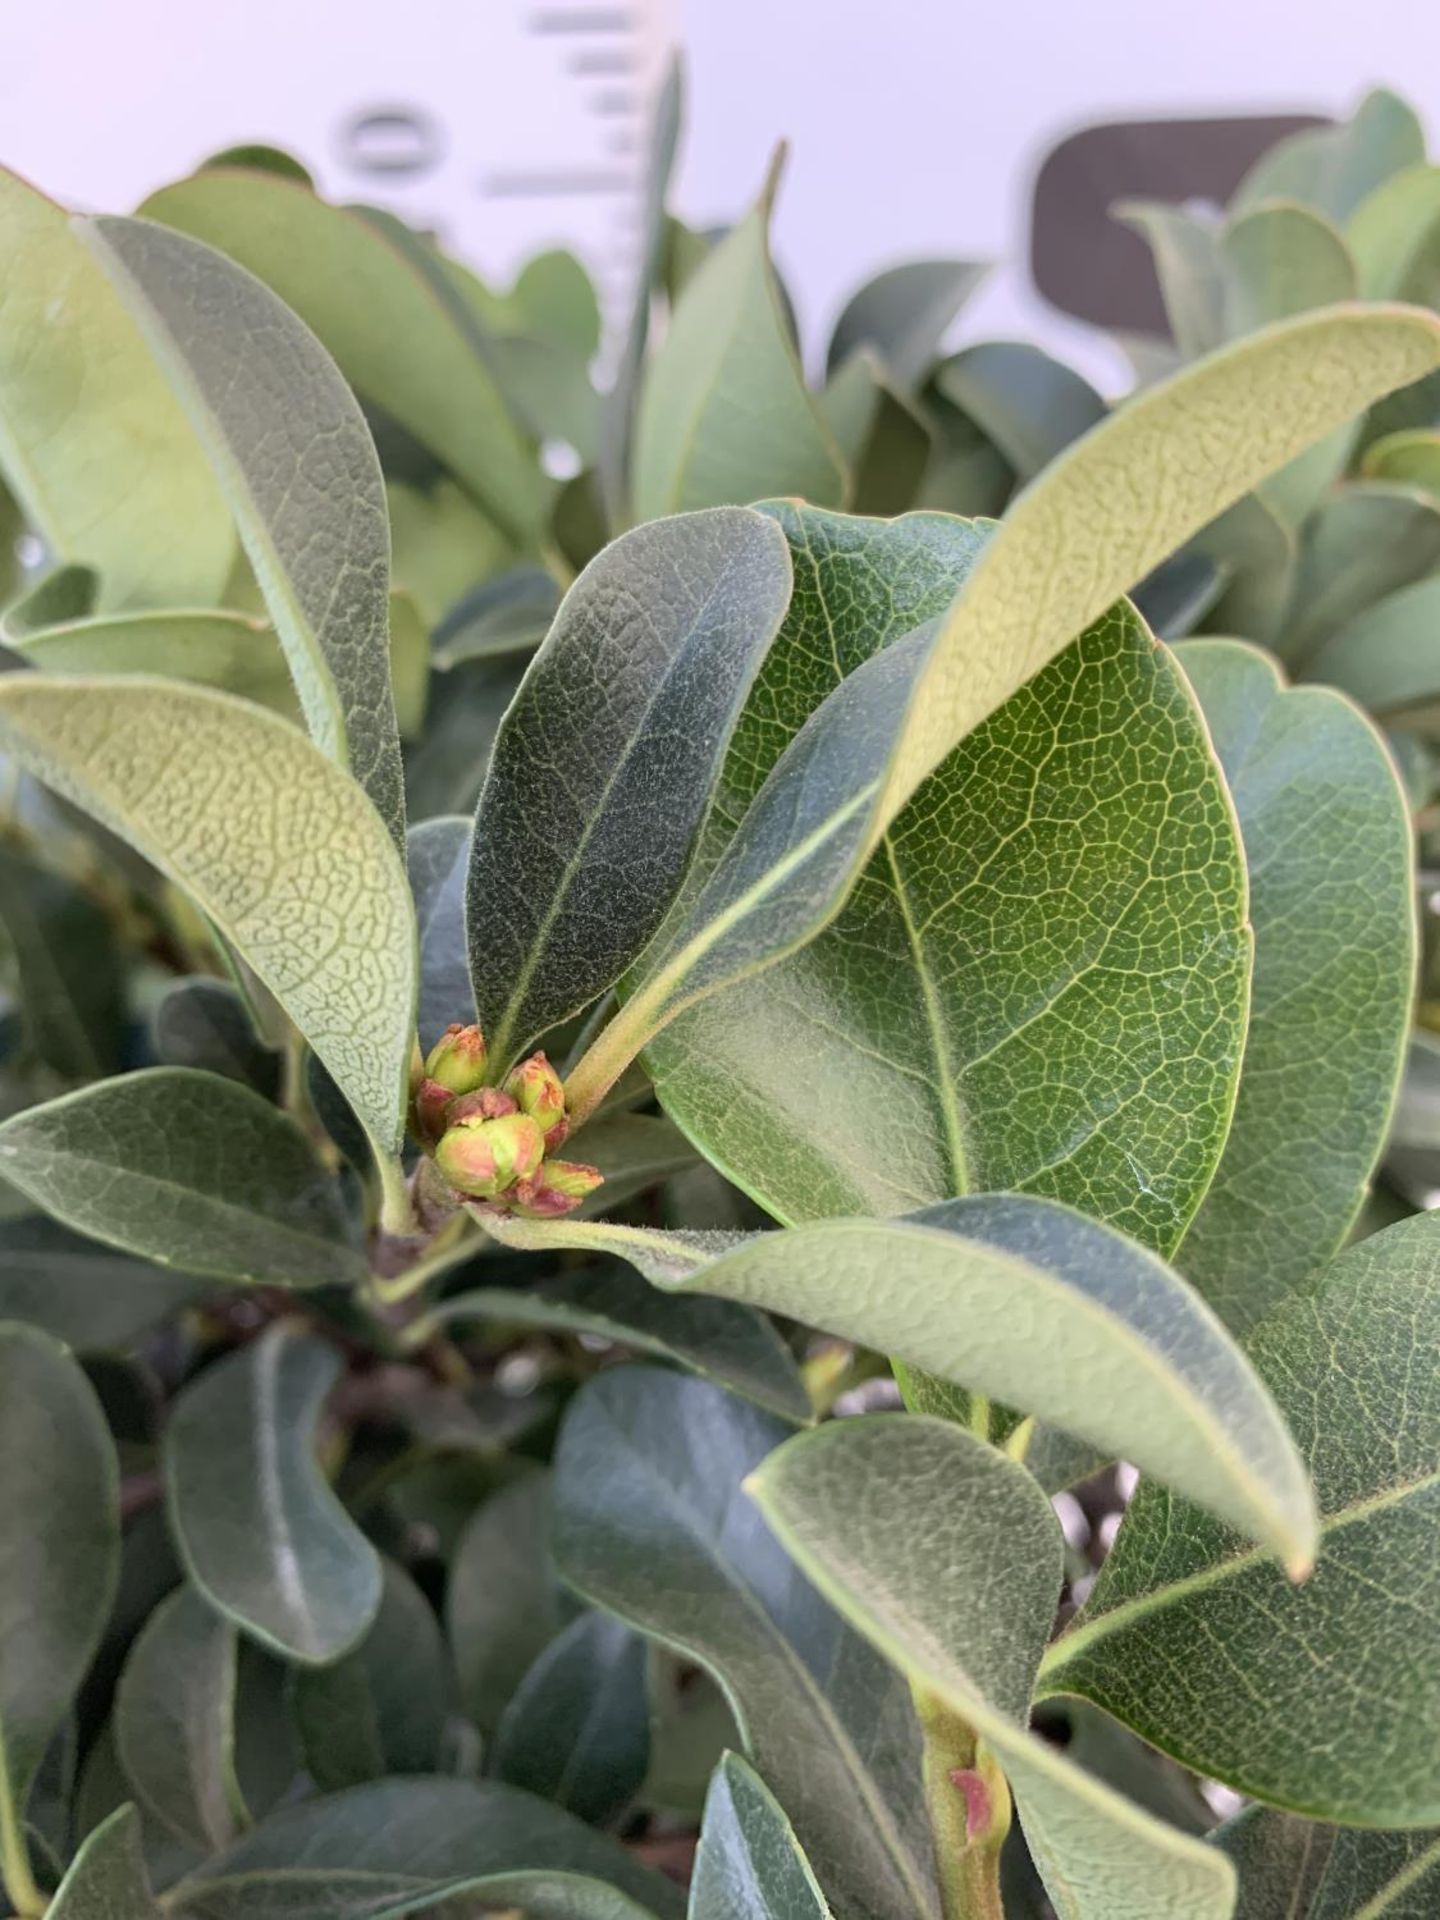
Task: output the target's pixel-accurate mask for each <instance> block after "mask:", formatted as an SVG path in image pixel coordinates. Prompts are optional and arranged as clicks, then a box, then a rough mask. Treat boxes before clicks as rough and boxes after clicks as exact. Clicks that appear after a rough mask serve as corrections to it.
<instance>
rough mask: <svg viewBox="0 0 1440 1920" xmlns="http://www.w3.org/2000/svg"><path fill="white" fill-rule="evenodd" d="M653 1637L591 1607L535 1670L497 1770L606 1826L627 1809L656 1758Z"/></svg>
mask: <svg viewBox="0 0 1440 1920" xmlns="http://www.w3.org/2000/svg"><path fill="white" fill-rule="evenodd" d="M645 1661H646V1650H645V1642H644V1641H643V1640H642V1639H641V1638H640V1636H639V1635H638V1634H635V1633H632V1632H631V1631H630V1629H629V1628H628V1627H627V1626H624V1625H623V1624H622V1623H621V1622H620V1621H619V1620H615V1619H612V1618H611V1617H610V1616H609V1615H608V1614H603V1613H582V1614H579V1615H577V1617H576V1618H575V1619H574V1620H572V1621H571V1622H570V1624H569V1626H568V1627H566V1628H565V1629H564V1630H563V1631H562V1632H561V1633H560V1634H559V1635H558V1636H557V1637H556V1638H555V1639H554V1640H552V1641H551V1642H550V1644H549V1645H548V1646H547V1647H546V1648H545V1650H544V1651H543V1652H542V1653H541V1654H539V1655H538V1657H537V1658H536V1660H535V1663H534V1665H533V1666H532V1667H531V1668H530V1670H529V1672H528V1673H527V1674H526V1675H525V1677H524V1679H523V1680H522V1681H521V1682H520V1685H519V1686H518V1687H517V1688H516V1689H515V1692H514V1694H513V1695H512V1696H511V1698H510V1702H509V1704H508V1705H507V1707H506V1709H505V1712H504V1713H503V1714H502V1716H501V1719H500V1724H499V1726H498V1727H497V1728H496V1729H495V1740H494V1743H493V1745H492V1746H491V1748H490V1761H489V1771H490V1772H491V1773H492V1774H494V1775H495V1777H496V1778H497V1779H499V1780H508V1781H509V1783H510V1784H511V1786H512V1787H525V1788H527V1789H528V1790H529V1791H530V1792H531V1793H536V1794H539V1795H540V1797H541V1799H543V1800H551V1801H554V1803H555V1804H556V1805H557V1806H561V1807H566V1808H568V1809H569V1811H570V1812H571V1813H574V1814H578V1815H579V1817H580V1818H581V1819H582V1820H588V1821H590V1822H592V1824H594V1825H597V1826H603V1825H605V1824H607V1823H608V1822H609V1821H612V1820H614V1819H615V1818H616V1817H617V1816H618V1815H619V1814H621V1813H622V1812H623V1811H624V1809H625V1807H626V1806H627V1805H628V1803H629V1802H630V1800H632V1799H633V1798H634V1796H635V1794H636V1792H637V1791H638V1789H639V1787H640V1784H641V1782H642V1781H643V1780H644V1778H645V1773H646V1769H647V1768H648V1766H649V1764H650V1706H649V1701H648V1699H647V1697H646V1692H645Z"/></svg>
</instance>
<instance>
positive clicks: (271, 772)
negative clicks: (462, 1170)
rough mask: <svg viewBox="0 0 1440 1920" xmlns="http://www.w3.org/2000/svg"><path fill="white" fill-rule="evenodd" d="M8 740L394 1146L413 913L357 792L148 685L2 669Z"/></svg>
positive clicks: (280, 731) (253, 733)
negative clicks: (286, 1024) (280, 1015)
mask: <svg viewBox="0 0 1440 1920" xmlns="http://www.w3.org/2000/svg"><path fill="white" fill-rule="evenodd" d="M177 741H183V742H184V743H185V752H184V753H183V754H177V752H176V742H177ZM0 745H3V746H4V748H5V749H6V750H8V751H9V752H11V753H13V754H14V755H15V757H16V758H17V759H18V760H19V761H20V762H21V763H22V764H23V765H24V766H25V767H27V768H28V770H29V771H30V772H32V773H34V774H35V776H36V777H37V778H38V779H41V780H44V781H45V782H46V783H47V785H49V786H51V787H53V788H54V789H55V790H56V791H57V792H58V793H60V794H61V795H62V796H63V797H64V798H65V799H67V800H70V801H72V802H73V803H74V804H75V805H77V806H80V807H83V808H84V809H85V811H86V812H87V813H90V814H92V815H94V817H95V818H96V819H98V820H100V821H101V823H102V824H103V825H105V826H107V827H109V828H110V829H111V830H112V831H113V832H115V833H117V834H119V835H120V836H121V837H122V838H123V839H124V840H126V841H128V842H129V843H130V844H131V845H132V846H134V847H136V848H138V850H139V851H140V852H141V853H143V854H144V855H145V856H146V858H147V859H151V860H153V861H154V862H155V864H156V865H157V866H158V867H160V868H161V870H162V871H163V872H164V873H166V874H167V875H168V876H169V877H170V878H171V879H172V880H174V881H176V882H177V883H178V884H179V885H181V886H183V887H185V888H186V889H187V890H188V891H189V893H190V894H191V895H192V897H193V898H194V900H195V902H196V904H197V905H198V906H199V907H200V908H201V910H202V911H204V912H205V913H207V914H208V915H209V917H210V918H211V919H212V920H213V921H214V922H215V924H216V926H217V928H218V929H219V931H220V932H221V933H222V934H223V935H224V936H225V938H226V939H227V940H229V941H230V942H231V943H233V945H234V947H235V949H236V950H237V952H238V953H239V954H240V955H242V956H243V958H244V959H245V960H246V961H247V962H248V963H249V964H250V965H252V966H253V968H254V970H255V972H256V973H257V974H258V975H259V977H260V979H261V980H262V982H263V983H264V985H265V986H266V987H267V988H268V989H269V990H270V991H271V992H272V993H273V994H274V995H275V997H276V999H277V1000H279V1001H280V1003H281V1004H282V1005H283V1006H284V1008H285V1010H286V1011H287V1013H289V1015H290V1016H291V1018H292V1019H293V1020H294V1022H295V1024H296V1026H298V1027H299V1028H300V1030H301V1032H302V1033H303V1034H304V1035H305V1037H306V1039H307V1040H309V1042H310V1044H311V1045H312V1046H313V1047H314V1049H315V1051H316V1053H317V1054H319V1055H320V1057H321V1058H322V1059H323V1060H324V1061H325V1063H326V1065H327V1066H329V1067H330V1069H331V1070H332V1072H333V1073H334V1075H335V1077H336V1079H337V1080H338V1081H339V1082H340V1084H341V1086H342V1087H343V1089H344V1091H345V1093H346V1094H347V1096H348V1097H349V1099H350V1100H351V1103H352V1104H353V1105H354V1107H355V1108H356V1111H357V1112H358V1113H359V1114H360V1116H361V1118H362V1120H363V1121H364V1123H365V1126H366V1129H367V1131H368V1132H369V1134H370V1136H371V1138H372V1139H374V1140H375V1141H376V1142H377V1145H378V1147H379V1149H380V1151H382V1152H387V1151H392V1150H394V1149H397V1148H398V1146H399V1143H400V1137H401V1132H402V1124H403V1113H404V1104H405V1099H406V1096H407V1090H408V1080H409V1069H410V1048H411V1041H412V1035H413V1028H414V1012H415V1006H414V1002H415V964H416V963H415V929H414V916H413V913H412V910H411V905H410V889H409V887H408V885H407V884H406V880H405V873H404V869H403V867H402V865H401V863H400V860H399V857H398V855H397V854H396V851H395V847H394V844H393V842H392V841H391V838H390V835H389V834H388V832H387V831H386V829H385V827H384V825H383V823H382V822H381V820H380V818H379V816H378V815H377V814H376V812H375V809H374V808H373V807H372V806H371V805H370V803H369V802H368V801H367V800H366V798H365V796H364V794H363V793H361V791H360V789H359V788H358V787H357V786H356V785H355V783H354V781H353V780H351V779H350V778H349V777H348V776H347V775H346V774H344V773H342V772H341V770H340V769H339V768H338V767H336V766H334V765H333V764H332V763H331V762H330V761H329V760H327V759H326V758H325V757H324V756H323V755H322V754H321V753H319V752H318V751H317V749H316V748H315V747H313V746H312V745H311V744H310V742H309V741H308V740H306V739H305V738H304V736H303V735H301V734H300V733H298V732H297V731H296V729H295V728H293V727H291V726H288V725H286V723H285V722H284V721H282V720H279V719H277V718H275V717H274V716H273V715H271V714H267V713H262V712H261V711H260V710H259V708H257V707H253V706H251V705H249V704H248V703H247V702H244V701H240V700H234V699H231V698H229V697H228V696H226V695H224V694H218V693H211V692H208V691H202V690H201V689H199V688H196V687H181V686H179V685H176V684H174V683H172V682H170V681H164V680H151V679H145V678H140V677H136V678H134V679H126V678H123V677H119V676H116V677H113V678H106V677H96V678H94V679H86V680H57V679H50V678H47V677H45V676H44V675H41V674H38V673H37V674H31V673H12V674H6V675H4V676H3V678H0Z"/></svg>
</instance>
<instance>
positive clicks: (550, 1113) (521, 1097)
mask: <svg viewBox="0 0 1440 1920" xmlns="http://www.w3.org/2000/svg"><path fill="white" fill-rule="evenodd" d="M505 1091H506V1092H507V1093H508V1094H510V1095H511V1096H512V1097H513V1098H514V1100H515V1101H516V1103H517V1105H518V1106H519V1108H520V1111H521V1112H522V1113H528V1114H529V1116H530V1118H531V1119H532V1120H533V1121H534V1122H535V1123H536V1125H537V1126H538V1127H539V1128H540V1131H541V1132H542V1133H543V1134H545V1135H546V1136H547V1144H548V1136H549V1135H550V1134H551V1133H552V1132H553V1131H554V1130H555V1129H556V1128H557V1127H563V1126H564V1125H565V1089H564V1088H563V1087H562V1086H561V1084H560V1076H559V1074H558V1073H556V1071H555V1069H554V1068H553V1067H552V1066H551V1064H550V1062H549V1061H548V1060H547V1059H546V1058H545V1055H544V1054H543V1053H532V1054H531V1056H530V1058H529V1059H528V1060H522V1061H521V1063H520V1065H519V1066H518V1067H515V1068H513V1069H512V1070H511V1072H510V1073H509V1074H507V1075H506V1079H505ZM560 1138H561V1139H563V1138H564V1135H563V1134H562V1135H561V1136H560ZM559 1144H560V1142H559V1140H557V1141H556V1142H555V1145H556V1146H558V1145H559Z"/></svg>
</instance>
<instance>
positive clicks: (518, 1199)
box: [509, 1160, 605, 1220]
mask: <svg viewBox="0 0 1440 1920" xmlns="http://www.w3.org/2000/svg"><path fill="white" fill-rule="evenodd" d="M604 1183H605V1176H604V1174H602V1173H601V1171H600V1169H599V1168H598V1167H587V1166H586V1165H584V1163H583V1162H582V1161H579V1160H547V1161H546V1162H545V1164H544V1165H543V1166H542V1167H541V1169H540V1171H539V1172H538V1173H537V1174H536V1175H535V1177H534V1179H533V1180H522V1181H521V1182H520V1183H519V1184H518V1185H517V1186H516V1188H515V1190H514V1192H513V1194H511V1195H510V1196H509V1199H510V1204H511V1205H512V1206H513V1207H514V1209H515V1211H516V1213H518V1214H520V1215H522V1216H523V1217H524V1218H525V1219H526V1220H556V1219H558V1218H559V1217H560V1215H561V1214H565V1213H573V1212H574V1211H575V1209H576V1207H578V1206H579V1204H580V1202H581V1201H582V1200H583V1199H584V1198H585V1196H586V1195H587V1194H591V1193H594V1191H595V1189H596V1188H597V1187H599V1186H603V1185H604Z"/></svg>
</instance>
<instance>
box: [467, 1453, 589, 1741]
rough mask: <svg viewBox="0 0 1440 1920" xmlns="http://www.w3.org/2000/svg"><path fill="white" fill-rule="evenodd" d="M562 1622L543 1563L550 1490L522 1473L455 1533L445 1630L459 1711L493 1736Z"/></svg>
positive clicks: (556, 1589)
mask: <svg viewBox="0 0 1440 1920" xmlns="http://www.w3.org/2000/svg"><path fill="white" fill-rule="evenodd" d="M567 1617H568V1613H567V1606H566V1602H565V1600H564V1598H563V1597H562V1595H561V1591H560V1583H559V1580H558V1578H557V1576H556V1573H555V1568H554V1565H553V1562H552V1561H551V1558H550V1487H549V1479H548V1476H547V1475H544V1474H540V1473H534V1472H532V1473H529V1474H527V1475H525V1476H524V1478H522V1479H519V1480H516V1481H514V1482H513V1483H512V1484H511V1485H509V1486H506V1487H502V1488H501V1489H500V1491H499V1492H498V1493H495V1494H492V1495H491V1496H490V1498H489V1499H488V1500H486V1501H485V1502H484V1503H483V1505H481V1506H480V1507H479V1509H478V1510H477V1511H476V1513H475V1514H474V1516H473V1517H472V1519H471V1520H470V1521H469V1523H468V1525H467V1526H466V1528H465V1530H464V1532H463V1533H462V1534H461V1536H460V1540H459V1543H458V1545H457V1547H456V1549H455V1555H454V1559H453V1561H452V1564H451V1568H450V1579H449V1583H448V1585H447V1587H446V1591H445V1630H446V1634H447V1637H448V1639H449V1642H450V1653H451V1658H452V1659H453V1661H454V1663H455V1670H456V1673H457V1674H458V1675H459V1678H460V1698H461V1700H462V1702H463V1703H464V1707H465V1711H466V1712H467V1713H468V1714H469V1716H470V1718H471V1719H472V1720H473V1721H474V1722H475V1724H476V1725H477V1726H478V1727H479V1728H480V1730H481V1732H482V1733H487V1734H488V1733H493V1732H494V1730H495V1728H496V1727H497V1726H498V1725H499V1724H500V1719H501V1716H502V1714H503V1713H504V1710H505V1706H506V1703H507V1702H508V1701H509V1699H510V1697H511V1695H512V1694H513V1693H514V1691H515V1688H516V1687H517V1686H518V1685H519V1684H520V1681H521V1679H522V1678H523V1676H524V1674H525V1673H526V1671H527V1670H528V1669H529V1668H530V1667H531V1666H532V1665H533V1663H534V1662H535V1661H536V1660H537V1659H538V1658H539V1656H540V1654H541V1653H543V1652H544V1650H545V1648H546V1647H547V1646H548V1645H549V1643H550V1641H551V1640H553V1639H554V1637H555V1635H556V1634H557V1633H559V1631H560V1629H561V1628H562V1627H563V1625H564V1624H565V1621H566V1618H567Z"/></svg>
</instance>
